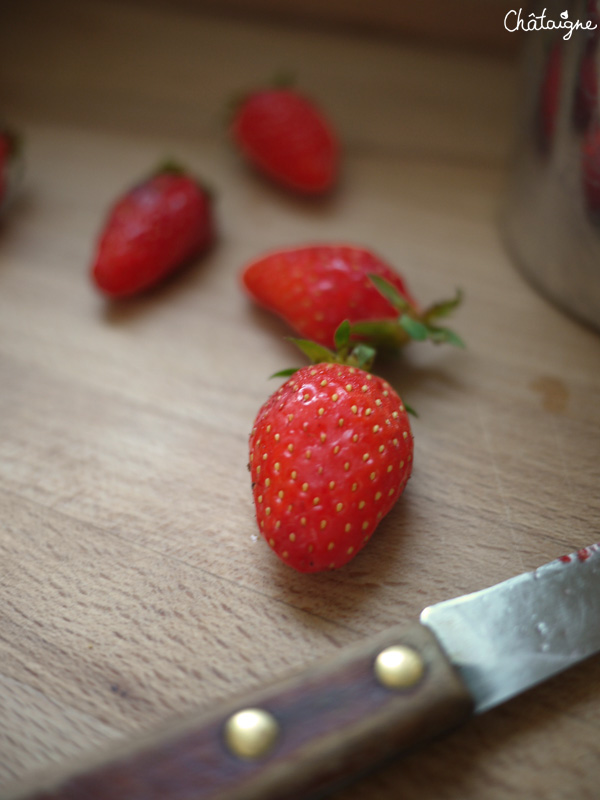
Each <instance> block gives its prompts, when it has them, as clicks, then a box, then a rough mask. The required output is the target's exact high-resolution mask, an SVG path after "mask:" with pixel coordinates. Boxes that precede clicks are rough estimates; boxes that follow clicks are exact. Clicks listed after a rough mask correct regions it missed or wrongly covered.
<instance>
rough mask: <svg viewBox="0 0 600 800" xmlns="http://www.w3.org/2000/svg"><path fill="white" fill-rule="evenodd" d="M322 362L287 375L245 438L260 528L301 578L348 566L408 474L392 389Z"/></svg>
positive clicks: (403, 428) (404, 426)
mask: <svg viewBox="0 0 600 800" xmlns="http://www.w3.org/2000/svg"><path fill="white" fill-rule="evenodd" d="M341 328H343V326H340V329H341ZM348 334H349V325H347V327H346V336H348ZM299 344H300V345H301V346H303V345H304V346H306V347H307V348H309V347H311V346H312V345H311V344H310V343H306V342H304V343H299ZM303 349H304V347H303ZM316 350H317V355H319V351H320V350H321V348H318V347H317V348H316ZM307 352H308V349H307ZM325 358H331V359H333V360H329V361H321V362H320V363H316V364H314V365H312V366H308V367H303V368H301V369H300V370H298V371H295V372H294V373H293V375H292V376H291V377H290V378H289V379H288V380H287V381H286V382H285V383H284V384H283V386H281V387H280V388H279V389H278V390H277V391H276V392H275V393H274V394H273V395H272V396H271V397H270V398H269V400H267V402H266V403H265V404H264V405H263V407H262V408H261V409H260V411H259V412H258V415H257V417H256V421H255V423H254V428H253V430H252V433H251V435H250V471H251V475H252V487H253V493H254V503H255V507H256V519H257V522H258V527H259V529H260V532H261V533H262V535H263V536H264V538H265V539H266V541H267V542H268V544H269V545H270V547H271V548H272V549H273V551H274V552H275V553H276V554H277V555H278V556H279V557H280V558H281V559H282V560H283V561H284V562H285V563H286V564H289V565H290V566H291V567H293V568H295V569H296V570H298V571H300V572H319V571H322V570H326V569H334V568H337V567H341V566H343V565H344V564H346V563H348V562H349V561H350V560H351V559H352V558H354V556H355V555H356V554H357V553H358V552H359V551H360V550H361V549H362V548H363V547H364V545H365V544H366V542H367V541H368V540H369V539H370V538H371V536H372V534H373V532H374V530H375V528H376V527H377V525H378V524H379V522H380V520H381V519H382V518H383V517H384V516H385V515H386V514H387V513H388V512H389V511H390V510H391V509H392V507H393V506H394V504H395V503H396V501H397V500H398V498H399V496H400V495H401V493H402V491H403V490H404V487H405V485H406V482H407V480H408V479H409V477H410V474H411V470H412V459H413V438H412V434H411V429H410V424H409V420H408V416H407V410H406V408H405V406H404V405H403V403H402V400H401V399H400V397H399V396H398V395H397V394H396V392H395V391H394V389H392V387H391V386H390V385H389V384H388V383H387V382H386V381H384V380H382V379H381V378H379V377H376V376H374V375H371V374H370V373H368V372H367V371H366V370H364V369H362V368H360V367H358V366H352V365H351V364H350V363H336V358H335V356H333V354H331V353H329V355H327V353H325ZM280 374H287V373H280Z"/></svg>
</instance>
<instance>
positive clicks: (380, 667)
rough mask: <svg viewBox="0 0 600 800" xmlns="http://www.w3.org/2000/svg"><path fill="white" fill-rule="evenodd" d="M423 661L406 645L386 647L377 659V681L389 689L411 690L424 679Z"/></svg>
mask: <svg viewBox="0 0 600 800" xmlns="http://www.w3.org/2000/svg"><path fill="white" fill-rule="evenodd" d="M424 671H425V665H424V663H423V659H422V658H421V656H420V655H419V653H417V651H416V650H413V649H412V647H406V646H405V645H394V646H393V647H386V649H385V650H382V651H381V653H379V655H378V656H377V658H376V659H375V675H376V676H377V680H378V681H379V682H380V683H382V684H383V685H384V686H387V687H388V689H410V688H411V687H412V686H415V684H417V683H418V682H419V681H420V680H421V678H422V677H423V672H424Z"/></svg>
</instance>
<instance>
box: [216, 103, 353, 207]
mask: <svg viewBox="0 0 600 800" xmlns="http://www.w3.org/2000/svg"><path fill="white" fill-rule="evenodd" d="M230 131H231V136H232V138H233V141H234V142H235V144H236V145H237V147H238V148H239V150H240V151H241V152H242V153H243V154H244V156H245V157H246V158H247V159H248V160H249V161H250V162H251V163H252V164H253V165H254V166H255V167H257V168H258V169H259V170H260V171H261V172H263V173H264V174H266V175H267V176H269V177H270V178H271V179H273V180H274V181H276V182H277V183H279V184H282V185H283V186H285V187H287V188H289V189H292V190H295V191H297V192H301V193H305V194H321V193H323V192H326V191H328V190H329V189H331V188H332V186H333V185H334V183H335V181H336V178H337V173H338V164H339V157H340V156H339V144H338V141H337V137H336V135H335V133H334V131H333V128H332V127H331V125H330V124H329V122H328V121H327V120H326V119H325V117H324V116H323V113H322V111H321V110H320V109H318V108H317V107H316V106H315V105H314V103H313V102H312V101H311V100H309V99H308V98H307V97H305V96H304V95H302V94H299V93H298V92H297V91H296V90H294V89H291V88H272V89H261V90H257V91H253V92H251V93H250V94H248V95H247V96H246V97H245V98H244V99H243V100H242V101H241V102H240V103H239V104H238V105H237V107H236V110H235V113H234V116H233V120H232V123H231V128H230Z"/></svg>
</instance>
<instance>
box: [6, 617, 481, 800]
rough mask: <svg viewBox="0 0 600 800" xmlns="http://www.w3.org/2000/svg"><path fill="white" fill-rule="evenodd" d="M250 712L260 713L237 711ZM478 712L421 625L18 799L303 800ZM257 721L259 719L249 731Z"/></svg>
mask: <svg viewBox="0 0 600 800" xmlns="http://www.w3.org/2000/svg"><path fill="white" fill-rule="evenodd" d="M398 647H399V648H400V649H397V648H398ZM388 648H394V649H392V650H389V649H388ZM384 650H385V651H386V653H385V655H384V656H381V657H380V658H378V656H379V654H380V653H382V651H384ZM386 659H387V661H386ZM386 683H387V684H391V685H386ZM244 709H257V710H258V712H259V713H257V714H254V715H253V714H246V715H245V717H237V716H234V715H236V713H237V712H239V711H241V710H244ZM471 711H472V701H471V698H470V695H469V693H468V691H467V690H466V688H465V686H464V685H463V683H462V682H461V680H460V679H459V677H458V675H457V674H456V672H455V671H454V669H453V667H452V665H451V664H450V662H449V661H448V659H447V657H446V656H445V654H444V652H443V651H442V649H441V648H440V646H439V644H438V643H437V640H436V639H435V637H434V635H433V634H432V633H431V632H430V631H429V630H428V629H427V628H425V627H424V626H422V625H418V624H417V625H414V626H413V627H410V628H408V629H407V628H400V627H397V628H391V629H388V630H387V631H385V632H383V633H381V634H379V635H378V636H375V637H374V638H371V639H368V640H365V641H361V642H359V643H358V644H356V645H354V646H352V647H350V648H348V649H345V650H343V651H341V653H340V654H339V655H338V656H337V657H335V658H334V659H333V660H330V661H328V662H326V663H323V664H319V665H317V666H314V667H311V668H309V669H308V670H307V671H305V672H303V673H301V674H300V675H297V676H295V677H292V678H289V679H287V680H284V681H282V682H280V683H277V684H274V685H272V686H271V687H269V688H268V689H266V690H262V691H260V692H257V693H254V694H252V695H250V696H246V697H243V698H241V699H238V700H236V701H235V702H232V703H228V704H227V705H226V706H224V707H222V708H220V709H219V710H217V711H216V712H215V713H213V714H211V715H208V716H207V715H201V716H196V717H191V718H188V719H186V720H184V721H183V722H179V723H178V724H177V725H176V726H173V727H171V728H170V729H169V730H162V731H160V733H158V734H157V735H155V736H153V737H146V738H144V739H142V740H139V741H136V742H133V743H131V745H127V746H125V747H124V746H123V745H120V746H119V747H118V748H117V749H116V750H113V752H112V753H105V754H103V755H102V756H100V757H97V758H95V759H94V761H92V762H87V763H81V762H80V763H78V764H76V765H74V768H73V769H72V770H71V771H69V770H68V769H67V770H63V771H62V772H61V773H60V774H54V775H52V776H46V778H45V779H43V780H42V781H41V782H38V783H37V784H36V785H30V786H28V787H27V786H23V787H21V789H20V790H19V791H17V792H16V793H15V794H13V795H12V798H14V800H17V798H20V799H23V800H24V798H28V800H34V798H35V800H84V799H85V800H242V798H243V800H280V799H282V798H285V800H296V799H297V798H306V797H309V796H311V795H312V794H313V793H316V792H318V793H323V792H324V791H326V790H329V789H332V788H335V787H336V784H338V782H339V781H340V780H341V781H343V782H344V783H345V782H346V781H347V780H348V779H350V778H351V777H352V776H354V777H356V776H357V775H358V774H360V773H362V772H364V771H365V770H366V769H368V768H370V767H373V766H374V765H376V764H377V763H378V762H381V761H383V760H385V759H387V758H389V757H390V756H391V755H393V754H395V753H398V752H400V751H402V750H404V749H407V748H409V747H410V748H412V747H413V746H415V745H417V744H419V743H421V742H424V741H425V740H427V739H429V738H432V737H434V736H436V735H437V734H440V733H443V732H445V731H448V730H450V729H451V728H453V727H455V726H457V725H458V724H459V723H461V722H463V721H464V720H465V719H466V718H467V717H468V716H469V715H470V713H471ZM263 712H266V715H265V714H264V713H263ZM248 719H249V720H250V722H251V723H255V725H254V727H253V726H252V725H251V726H250V728H249V729H248V728H245V727H244V725H243V723H244V720H248ZM236 723H237V724H236ZM261 726H262V727H261ZM232 748H233V749H232ZM261 750H262V751H264V752H262V754H261ZM236 751H237V752H236ZM239 753H241V755H240V754H239Z"/></svg>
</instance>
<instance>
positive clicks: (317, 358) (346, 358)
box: [271, 319, 418, 417]
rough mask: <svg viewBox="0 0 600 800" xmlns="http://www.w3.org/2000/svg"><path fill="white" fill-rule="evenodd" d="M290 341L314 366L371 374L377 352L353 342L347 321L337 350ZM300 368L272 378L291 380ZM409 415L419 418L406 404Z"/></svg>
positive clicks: (305, 341) (338, 332)
mask: <svg viewBox="0 0 600 800" xmlns="http://www.w3.org/2000/svg"><path fill="white" fill-rule="evenodd" d="M288 341H290V342H294V344H295V345H296V346H297V347H299V348H300V350H302V352H303V353H304V355H305V356H307V357H308V358H309V359H310V361H311V362H312V363H313V364H322V363H326V364H345V365H347V366H349V367H358V369H362V370H364V371H365V372H370V371H371V367H372V366H373V362H374V361H375V356H376V353H377V351H376V350H375V348H374V347H372V346H371V345H370V344H366V343H365V342H353V341H352V326H351V325H350V322H349V321H348V320H347V319H346V320H344V321H343V322H342V323H341V324H340V325H339V326H338V328H337V330H336V332H335V336H334V341H335V350H330V349H329V348H328V347H324V346H323V345H321V344H317V342H313V341H311V340H310V339H295V338H294V337H291V336H290V337H288ZM299 369H300V367H290V368H289V369H282V370H280V371H279V372H275V373H274V374H273V375H271V378H289V377H290V376H291V375H294V374H295V373H296V372H298V370H299ZM404 407H405V408H406V410H407V412H408V413H409V414H412V415H413V416H414V417H416V416H418V414H417V413H416V411H415V410H414V409H413V408H411V407H410V406H409V405H408V404H407V403H404Z"/></svg>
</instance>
